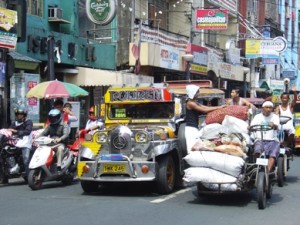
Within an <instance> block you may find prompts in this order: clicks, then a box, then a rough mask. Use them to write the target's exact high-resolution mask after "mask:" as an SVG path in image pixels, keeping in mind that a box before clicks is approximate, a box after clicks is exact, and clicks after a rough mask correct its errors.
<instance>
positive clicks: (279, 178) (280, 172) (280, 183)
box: [277, 156, 284, 187]
mask: <svg viewBox="0 0 300 225" xmlns="http://www.w3.org/2000/svg"><path fill="white" fill-rule="evenodd" d="M283 164H284V160H283V156H279V157H278V159H277V184H278V186H279V187H282V186H283V184H284V165H283Z"/></svg>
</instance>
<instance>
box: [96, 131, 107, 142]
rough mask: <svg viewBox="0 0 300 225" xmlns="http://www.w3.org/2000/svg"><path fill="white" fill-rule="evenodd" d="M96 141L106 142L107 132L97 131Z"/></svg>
mask: <svg viewBox="0 0 300 225" xmlns="http://www.w3.org/2000/svg"><path fill="white" fill-rule="evenodd" d="M96 142H97V143H106V142H107V134H106V133H102V132H99V134H98V136H97V139H96Z"/></svg>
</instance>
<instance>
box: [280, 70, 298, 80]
mask: <svg viewBox="0 0 300 225" xmlns="http://www.w3.org/2000/svg"><path fill="white" fill-rule="evenodd" d="M281 77H282V78H289V79H295V71H294V70H283V71H282V72H281Z"/></svg>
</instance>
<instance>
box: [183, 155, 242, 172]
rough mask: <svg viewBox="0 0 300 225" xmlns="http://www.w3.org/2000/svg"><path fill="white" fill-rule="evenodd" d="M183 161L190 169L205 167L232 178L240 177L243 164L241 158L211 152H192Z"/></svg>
mask: <svg viewBox="0 0 300 225" xmlns="http://www.w3.org/2000/svg"><path fill="white" fill-rule="evenodd" d="M184 160H185V161H186V162H187V163H188V164H189V165H190V166H192V167H207V168H211V169H214V170H218V171H222V172H223V173H226V174H229V175H231V176H234V177H238V176H239V175H240V173H241V170H242V167H243V166H244V164H245V161H244V160H243V159H242V158H241V157H238V156H233V155H228V154H224V153H220V152H212V151H194V152H191V153H190V154H188V155H187V156H185V157H184Z"/></svg>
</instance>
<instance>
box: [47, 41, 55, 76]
mask: <svg viewBox="0 0 300 225" xmlns="http://www.w3.org/2000/svg"><path fill="white" fill-rule="evenodd" d="M47 45H48V62H47V79H48V80H49V81H51V80H54V37H53V36H49V37H48V40H47Z"/></svg>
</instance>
